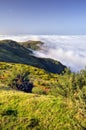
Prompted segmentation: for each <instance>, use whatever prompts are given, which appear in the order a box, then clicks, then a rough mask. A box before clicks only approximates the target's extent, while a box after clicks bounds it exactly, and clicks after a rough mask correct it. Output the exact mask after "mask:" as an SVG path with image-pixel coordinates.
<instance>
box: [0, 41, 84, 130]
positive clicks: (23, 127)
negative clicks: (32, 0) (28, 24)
mask: <svg viewBox="0 0 86 130" xmlns="http://www.w3.org/2000/svg"><path fill="white" fill-rule="evenodd" d="M21 63H22V64H21ZM65 68H66V67H65V66H63V65H62V64H61V63H59V62H57V61H55V60H52V59H43V58H37V57H35V56H32V52H31V51H30V50H28V49H27V48H26V47H24V46H22V45H20V44H19V43H17V42H15V41H11V40H4V41H0V130H85V129H86V69H84V70H82V71H80V72H79V73H72V72H71V71H70V70H69V69H67V68H66V69H65ZM64 69H65V71H64V72H63V70H64ZM51 72H52V73H51ZM57 73H58V74H57Z"/></svg>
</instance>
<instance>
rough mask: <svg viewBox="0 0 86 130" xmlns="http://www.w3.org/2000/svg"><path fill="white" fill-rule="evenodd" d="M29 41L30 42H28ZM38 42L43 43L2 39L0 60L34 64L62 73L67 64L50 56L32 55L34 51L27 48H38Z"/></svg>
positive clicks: (0, 42)
mask: <svg viewBox="0 0 86 130" xmlns="http://www.w3.org/2000/svg"><path fill="white" fill-rule="evenodd" d="M27 43H28V44H27ZM38 44H43V43H42V42H41V41H38V42H37V41H36V42H35V41H34V42H33V41H31V42H30V41H29V42H26V43H25V42H24V43H23V42H22V44H21V43H18V42H16V41H12V40H2V41H0V61H1V62H13V63H22V64H28V65H32V66H35V67H38V68H41V69H44V70H46V71H48V72H52V73H58V74H60V73H62V71H64V69H65V68H66V66H64V65H62V64H61V63H60V62H58V61H55V60H52V59H49V58H38V57H35V56H33V55H32V51H31V50H29V49H27V48H28V46H29V47H30V49H34V48H35V49H37V48H38Z"/></svg>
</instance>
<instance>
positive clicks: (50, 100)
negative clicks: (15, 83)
mask: <svg viewBox="0 0 86 130" xmlns="http://www.w3.org/2000/svg"><path fill="white" fill-rule="evenodd" d="M76 112H77V111H75V110H74V109H71V107H70V108H69V107H68V105H67V103H66V101H65V100H64V99H62V98H61V97H59V98H56V97H54V96H43V95H41V96H40V95H37V94H26V93H23V92H17V91H12V90H8V91H5V90H1V91H0V122H1V128H0V129H1V130H79V129H80V130H81V129H83V128H82V127H81V126H80V125H79V123H78V122H77V120H76V116H77V113H76Z"/></svg>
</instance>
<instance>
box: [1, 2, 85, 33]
mask: <svg viewBox="0 0 86 130" xmlns="http://www.w3.org/2000/svg"><path fill="white" fill-rule="evenodd" d="M0 34H57V35H83V34H86V0H0Z"/></svg>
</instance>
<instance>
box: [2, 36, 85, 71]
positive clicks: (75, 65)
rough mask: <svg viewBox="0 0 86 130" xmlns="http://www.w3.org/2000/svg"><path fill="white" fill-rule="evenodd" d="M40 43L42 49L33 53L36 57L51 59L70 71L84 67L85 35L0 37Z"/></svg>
mask: <svg viewBox="0 0 86 130" xmlns="http://www.w3.org/2000/svg"><path fill="white" fill-rule="evenodd" d="M3 39H12V40H15V41H19V42H20V41H28V40H34V41H38V40H39V41H42V42H44V44H43V45H42V49H41V50H40V51H34V52H33V53H34V55H36V56H38V57H45V58H52V59H55V60H58V61H60V62H61V63H63V64H64V65H66V66H67V67H70V68H71V70H72V71H80V70H81V69H84V68H85V66H86V36H85V35H79V36H78V35H76V36H71V35H65V36H61V35H0V40H3Z"/></svg>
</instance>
